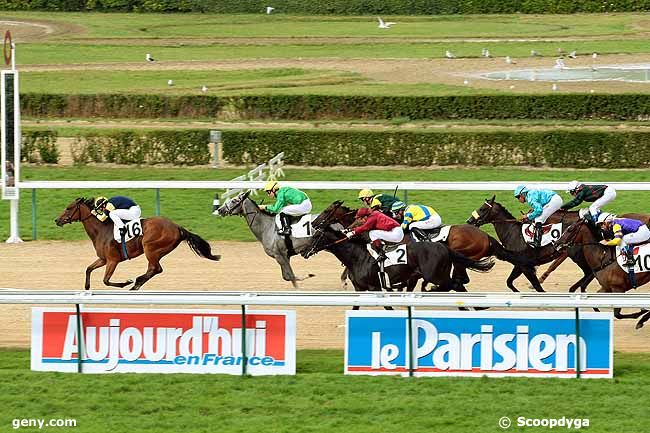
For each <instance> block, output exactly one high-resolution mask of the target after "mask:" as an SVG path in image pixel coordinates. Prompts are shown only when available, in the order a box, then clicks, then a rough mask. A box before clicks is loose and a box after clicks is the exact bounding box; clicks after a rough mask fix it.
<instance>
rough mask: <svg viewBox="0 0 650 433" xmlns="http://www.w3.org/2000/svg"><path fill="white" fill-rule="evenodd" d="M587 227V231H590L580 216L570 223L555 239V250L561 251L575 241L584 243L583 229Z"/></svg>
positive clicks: (575, 242)
mask: <svg viewBox="0 0 650 433" xmlns="http://www.w3.org/2000/svg"><path fill="white" fill-rule="evenodd" d="M583 229H587V232H588V233H591V231H590V230H589V227H587V223H586V221H585V220H584V219H582V218H580V219H578V221H576V222H574V223H573V224H571V225H570V226H569V227H567V228H566V230H564V233H562V235H561V236H560V237H559V238H558V239H557V240H556V241H555V245H554V247H555V251H558V252H559V251H562V250H563V249H565V248H568V247H570V246H572V245H574V244H577V243H584V239H583V237H584V235H585V233H584V231H583Z"/></svg>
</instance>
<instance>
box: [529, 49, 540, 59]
mask: <svg viewBox="0 0 650 433" xmlns="http://www.w3.org/2000/svg"><path fill="white" fill-rule="evenodd" d="M539 56H541V54H540V53H539V52H538V51H536V50H530V57H539Z"/></svg>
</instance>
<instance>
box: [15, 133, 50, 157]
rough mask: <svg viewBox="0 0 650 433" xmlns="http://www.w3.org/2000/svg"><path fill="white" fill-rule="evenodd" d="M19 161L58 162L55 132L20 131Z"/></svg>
mask: <svg viewBox="0 0 650 433" xmlns="http://www.w3.org/2000/svg"><path fill="white" fill-rule="evenodd" d="M21 135H22V146H21V152H20V159H21V161H25V162H44V163H49V164H56V163H57V162H59V149H58V148H57V145H56V140H57V136H58V134H57V133H56V131H22V132H21Z"/></svg>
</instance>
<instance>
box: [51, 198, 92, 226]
mask: <svg viewBox="0 0 650 433" xmlns="http://www.w3.org/2000/svg"><path fill="white" fill-rule="evenodd" d="M93 208H94V199H92V198H89V199H86V198H83V197H80V198H77V199H76V200H75V201H73V202H72V203H70V204H69V205H68V206H67V207H66V208H65V210H64V211H63V213H62V214H61V215H59V217H58V218H57V219H55V220H54V222H55V223H56V225H57V226H59V227H61V226H63V225H65V224H70V223H73V222H75V221H83V220H84V219H86V218H87V217H88V215H90V211H91V210H92V209H93Z"/></svg>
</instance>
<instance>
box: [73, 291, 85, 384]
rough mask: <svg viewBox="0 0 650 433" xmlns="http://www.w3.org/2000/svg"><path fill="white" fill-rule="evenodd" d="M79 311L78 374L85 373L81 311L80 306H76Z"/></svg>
mask: <svg viewBox="0 0 650 433" xmlns="http://www.w3.org/2000/svg"><path fill="white" fill-rule="evenodd" d="M75 307H76V310H77V373H83V368H82V364H83V353H84V346H83V339H84V338H83V333H82V332H81V328H82V326H81V311H80V310H79V304H75Z"/></svg>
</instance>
